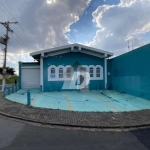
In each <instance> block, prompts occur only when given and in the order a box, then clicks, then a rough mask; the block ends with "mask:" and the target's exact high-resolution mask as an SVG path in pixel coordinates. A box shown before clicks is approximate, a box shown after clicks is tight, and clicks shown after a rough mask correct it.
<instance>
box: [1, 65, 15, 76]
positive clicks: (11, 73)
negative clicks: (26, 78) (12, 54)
mask: <svg viewBox="0 0 150 150" xmlns="http://www.w3.org/2000/svg"><path fill="white" fill-rule="evenodd" d="M6 70H7V72H6V74H7V75H11V76H12V75H14V74H15V70H14V68H10V67H7V68H6ZM0 74H1V75H2V74H3V68H0Z"/></svg>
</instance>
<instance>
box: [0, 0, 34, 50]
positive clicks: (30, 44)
mask: <svg viewBox="0 0 150 150" xmlns="http://www.w3.org/2000/svg"><path fill="white" fill-rule="evenodd" d="M0 4H1V5H2V6H3V7H4V8H5V9H6V10H7V11H8V13H9V14H10V15H11V16H12V18H13V19H14V20H15V21H17V19H16V18H15V17H14V16H13V15H12V13H11V12H10V11H9V10H8V9H7V8H6V7H5V5H4V4H3V3H2V2H0ZM18 26H19V27H20V29H21V31H22V33H23V34H24V36H25V37H26V39H27V40H28V42H29V44H30V46H31V47H32V49H34V48H33V46H32V45H31V43H30V41H29V39H28V38H27V36H26V34H25V32H24V31H23V29H22V27H21V25H20V23H18ZM34 50H35V49H34Z"/></svg>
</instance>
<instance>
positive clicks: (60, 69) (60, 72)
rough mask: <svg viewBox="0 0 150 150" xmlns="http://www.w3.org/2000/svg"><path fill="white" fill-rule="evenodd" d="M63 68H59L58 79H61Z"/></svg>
mask: <svg viewBox="0 0 150 150" xmlns="http://www.w3.org/2000/svg"><path fill="white" fill-rule="evenodd" d="M63 73H64V72H63V68H59V78H63Z"/></svg>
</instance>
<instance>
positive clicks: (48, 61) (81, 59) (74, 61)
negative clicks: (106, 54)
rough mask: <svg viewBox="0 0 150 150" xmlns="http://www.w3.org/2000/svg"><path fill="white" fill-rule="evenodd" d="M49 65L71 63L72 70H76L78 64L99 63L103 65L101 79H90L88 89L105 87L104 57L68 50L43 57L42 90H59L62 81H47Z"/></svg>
mask: <svg viewBox="0 0 150 150" xmlns="http://www.w3.org/2000/svg"><path fill="white" fill-rule="evenodd" d="M50 65H55V66H59V65H63V66H67V65H71V66H73V68H74V71H77V67H78V66H79V65H87V66H89V65H101V66H102V67H103V80H91V81H90V84H89V89H90V90H96V89H99V90H103V89H105V80H104V78H105V70H104V59H103V58H98V57H95V56H91V55H88V54H83V53H80V52H75V53H74V52H69V53H66V54H61V55H57V56H52V57H47V58H44V59H43V84H44V86H43V90H44V92H52V91H61V90H62V86H63V83H64V81H48V67H49V66H50Z"/></svg>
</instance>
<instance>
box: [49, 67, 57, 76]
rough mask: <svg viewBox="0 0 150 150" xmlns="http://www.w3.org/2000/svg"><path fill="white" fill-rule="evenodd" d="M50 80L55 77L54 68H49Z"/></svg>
mask: <svg viewBox="0 0 150 150" xmlns="http://www.w3.org/2000/svg"><path fill="white" fill-rule="evenodd" d="M50 77H51V78H55V77H56V70H55V68H51V75H50Z"/></svg>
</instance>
